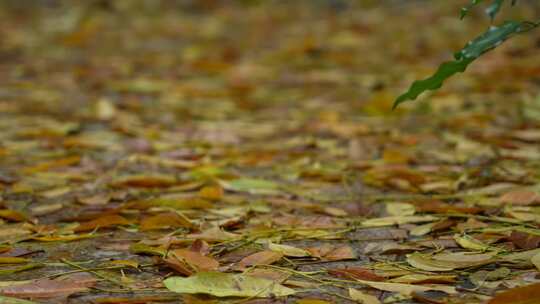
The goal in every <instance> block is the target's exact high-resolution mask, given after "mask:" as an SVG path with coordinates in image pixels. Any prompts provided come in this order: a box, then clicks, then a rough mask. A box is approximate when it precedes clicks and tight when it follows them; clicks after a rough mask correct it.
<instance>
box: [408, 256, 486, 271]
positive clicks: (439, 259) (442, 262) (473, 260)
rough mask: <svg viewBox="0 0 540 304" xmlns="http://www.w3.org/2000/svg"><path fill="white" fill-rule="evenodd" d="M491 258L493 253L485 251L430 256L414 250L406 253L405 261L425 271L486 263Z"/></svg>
mask: <svg viewBox="0 0 540 304" xmlns="http://www.w3.org/2000/svg"><path fill="white" fill-rule="evenodd" d="M492 260H493V255H491V254H487V253H486V254H478V253H466V252H455V253H440V254H436V255H433V256H431V255H427V254H422V253H418V252H415V253H412V254H408V255H407V263H409V265H411V266H413V267H415V268H418V269H422V270H425V271H451V270H454V269H461V268H467V267H471V266H478V265H483V264H487V263H489V262H491V261H492Z"/></svg>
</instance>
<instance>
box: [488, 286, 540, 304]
mask: <svg viewBox="0 0 540 304" xmlns="http://www.w3.org/2000/svg"><path fill="white" fill-rule="evenodd" d="M509 303H512V304H534V303H540V283H536V284H532V285H528V286H523V287H518V288H513V289H510V290H506V291H503V292H501V293H499V294H497V295H495V297H494V298H493V299H491V300H489V302H488V303H487V304H509Z"/></svg>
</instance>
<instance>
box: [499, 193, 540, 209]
mask: <svg viewBox="0 0 540 304" xmlns="http://www.w3.org/2000/svg"><path fill="white" fill-rule="evenodd" d="M499 201H500V202H501V203H509V204H512V205H522V206H524V205H530V204H532V203H535V202H540V195H539V194H538V193H536V192H534V191H530V190H513V191H510V192H506V193H505V194H503V195H502V196H501V197H499Z"/></svg>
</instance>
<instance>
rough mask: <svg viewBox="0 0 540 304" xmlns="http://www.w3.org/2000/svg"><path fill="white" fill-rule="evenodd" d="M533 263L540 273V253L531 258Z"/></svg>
mask: <svg viewBox="0 0 540 304" xmlns="http://www.w3.org/2000/svg"><path fill="white" fill-rule="evenodd" d="M531 263H533V265H534V266H535V267H536V269H538V271H540V253H537V254H536V255H534V256H533V257H532V258H531Z"/></svg>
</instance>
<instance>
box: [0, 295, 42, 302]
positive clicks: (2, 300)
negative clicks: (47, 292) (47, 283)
mask: <svg viewBox="0 0 540 304" xmlns="http://www.w3.org/2000/svg"><path fill="white" fill-rule="evenodd" d="M0 303H1V304H37V302H32V301H27V300H23V299H17V298H10V297H4V296H0Z"/></svg>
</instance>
